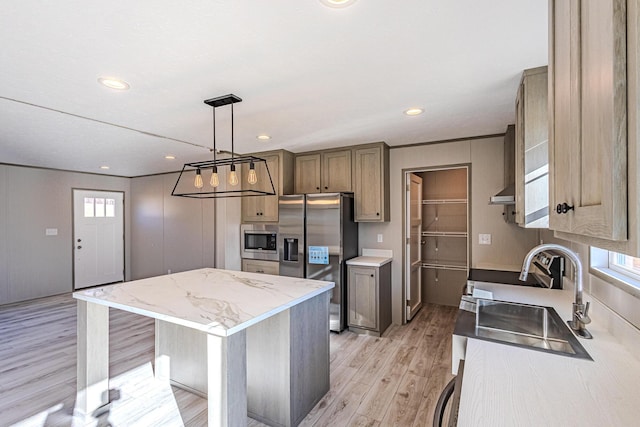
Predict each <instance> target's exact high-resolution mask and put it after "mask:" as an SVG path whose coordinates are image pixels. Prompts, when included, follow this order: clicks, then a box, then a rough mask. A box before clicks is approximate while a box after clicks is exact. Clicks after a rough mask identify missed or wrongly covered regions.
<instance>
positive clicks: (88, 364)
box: [74, 300, 109, 419]
mask: <svg viewBox="0 0 640 427" xmlns="http://www.w3.org/2000/svg"><path fill="white" fill-rule="evenodd" d="M77 309H78V317H77V319H78V324H77V332H78V340H77V341H78V342H77V357H78V365H77V381H76V385H77V394H76V404H75V408H74V415H77V416H79V417H81V418H83V419H87V418H92V417H93V416H94V415H97V414H98V413H100V412H101V409H102V408H105V407H106V406H107V405H108V404H109V307H106V306H103V305H98V304H93V303H90V302H87V301H82V300H78V302H77ZM105 409H106V408H105Z"/></svg>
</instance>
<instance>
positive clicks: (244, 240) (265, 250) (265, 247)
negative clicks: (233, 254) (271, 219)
mask: <svg viewBox="0 0 640 427" xmlns="http://www.w3.org/2000/svg"><path fill="white" fill-rule="evenodd" d="M240 239H241V242H240V246H241V251H242V258H247V259H264V260H268V261H278V225H277V224H242V225H241V226H240Z"/></svg>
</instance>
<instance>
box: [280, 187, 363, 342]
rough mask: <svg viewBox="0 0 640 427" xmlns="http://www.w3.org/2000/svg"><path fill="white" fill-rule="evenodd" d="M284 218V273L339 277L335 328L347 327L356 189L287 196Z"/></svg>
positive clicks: (332, 311) (331, 320)
mask: <svg viewBox="0 0 640 427" xmlns="http://www.w3.org/2000/svg"><path fill="white" fill-rule="evenodd" d="M279 216H280V221H279V223H278V256H279V260H280V275H281V276H291V277H306V278H308V279H317V280H328V281H332V282H335V284H336V287H335V288H334V289H333V294H332V297H331V303H330V304H329V329H330V330H332V331H336V332H340V331H342V330H343V329H345V328H346V327H347V268H346V264H345V261H347V260H348V259H351V258H353V257H355V256H357V255H358V224H356V223H355V222H354V220H353V194H352V193H320V194H307V195H304V194H300V195H290V196H281V197H280V205H279Z"/></svg>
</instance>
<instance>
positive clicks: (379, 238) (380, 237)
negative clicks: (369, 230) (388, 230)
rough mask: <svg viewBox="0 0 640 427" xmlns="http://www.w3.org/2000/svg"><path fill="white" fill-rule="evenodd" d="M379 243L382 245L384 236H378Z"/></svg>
mask: <svg viewBox="0 0 640 427" xmlns="http://www.w3.org/2000/svg"><path fill="white" fill-rule="evenodd" d="M378 243H382V234H378Z"/></svg>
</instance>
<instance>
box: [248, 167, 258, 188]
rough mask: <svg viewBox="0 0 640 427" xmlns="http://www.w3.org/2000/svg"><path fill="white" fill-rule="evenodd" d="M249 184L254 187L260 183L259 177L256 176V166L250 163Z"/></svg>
mask: <svg viewBox="0 0 640 427" xmlns="http://www.w3.org/2000/svg"><path fill="white" fill-rule="evenodd" d="M247 181H248V182H249V184H251V185H253V184H255V183H256V182H258V175H256V165H255V164H253V162H251V163H249V177H248V178H247Z"/></svg>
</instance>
